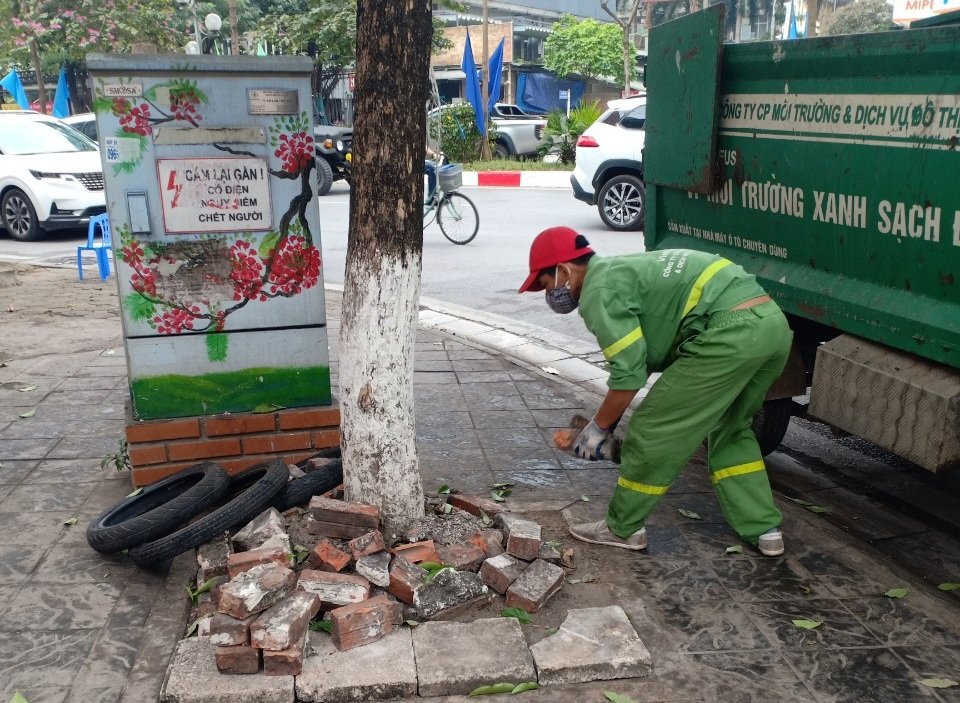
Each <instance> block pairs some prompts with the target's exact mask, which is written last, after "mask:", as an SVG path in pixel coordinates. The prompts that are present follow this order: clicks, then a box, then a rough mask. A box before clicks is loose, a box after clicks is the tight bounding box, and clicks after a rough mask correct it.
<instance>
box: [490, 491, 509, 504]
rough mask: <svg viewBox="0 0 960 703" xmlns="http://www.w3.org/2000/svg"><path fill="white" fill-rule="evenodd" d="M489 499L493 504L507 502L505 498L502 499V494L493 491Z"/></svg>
mask: <svg viewBox="0 0 960 703" xmlns="http://www.w3.org/2000/svg"><path fill="white" fill-rule="evenodd" d="M490 498H491V499H492V500H493V501H494V502H495V503H503V502H504V501H506V500H507V499H506V498H504V497H503V493H501V492H500V491H494V492H493V493H491V494H490Z"/></svg>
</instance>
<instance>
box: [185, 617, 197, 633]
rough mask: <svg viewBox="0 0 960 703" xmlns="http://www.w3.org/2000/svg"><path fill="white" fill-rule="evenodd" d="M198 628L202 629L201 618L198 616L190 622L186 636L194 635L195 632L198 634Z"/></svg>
mask: <svg viewBox="0 0 960 703" xmlns="http://www.w3.org/2000/svg"><path fill="white" fill-rule="evenodd" d="M198 629H200V618H197V619H196V620H194V621H193V622H192V623H190V627H188V628H187V634H186V635H184V636H185V637H193V636H194V635H195V634H197V630H198Z"/></svg>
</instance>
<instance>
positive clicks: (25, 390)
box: [17, 385, 37, 393]
mask: <svg viewBox="0 0 960 703" xmlns="http://www.w3.org/2000/svg"><path fill="white" fill-rule="evenodd" d="M17 390H18V391H20V392H21V393H29V392H30V391H35V390H37V387H36V386H35V385H33V386H24V387H23V388H18V389H17Z"/></svg>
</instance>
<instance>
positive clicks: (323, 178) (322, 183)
mask: <svg viewBox="0 0 960 703" xmlns="http://www.w3.org/2000/svg"><path fill="white" fill-rule="evenodd" d="M316 162H317V195H326V194H327V193H329V192H330V186H332V185H333V169H332V168H330V164H328V163H327V160H326V159H325V158H323V157H322V156H318V157H317V158H316Z"/></svg>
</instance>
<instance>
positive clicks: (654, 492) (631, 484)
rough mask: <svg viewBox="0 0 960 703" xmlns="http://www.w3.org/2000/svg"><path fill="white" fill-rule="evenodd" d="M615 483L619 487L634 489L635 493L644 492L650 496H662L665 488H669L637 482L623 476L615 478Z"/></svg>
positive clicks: (665, 490)
mask: <svg viewBox="0 0 960 703" xmlns="http://www.w3.org/2000/svg"><path fill="white" fill-rule="evenodd" d="M617 485H618V486H620V487H621V488H626V489H629V490H631V491H636V492H637V493H646V494H647V495H651V496H662V495H663V494H664V493H666V492H667V489H668V488H670V486H651V485H650V484H648V483H637V482H636V481H630V480H627V479H625V478H624V477H623V476H621V477H620V478H618V479H617Z"/></svg>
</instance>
